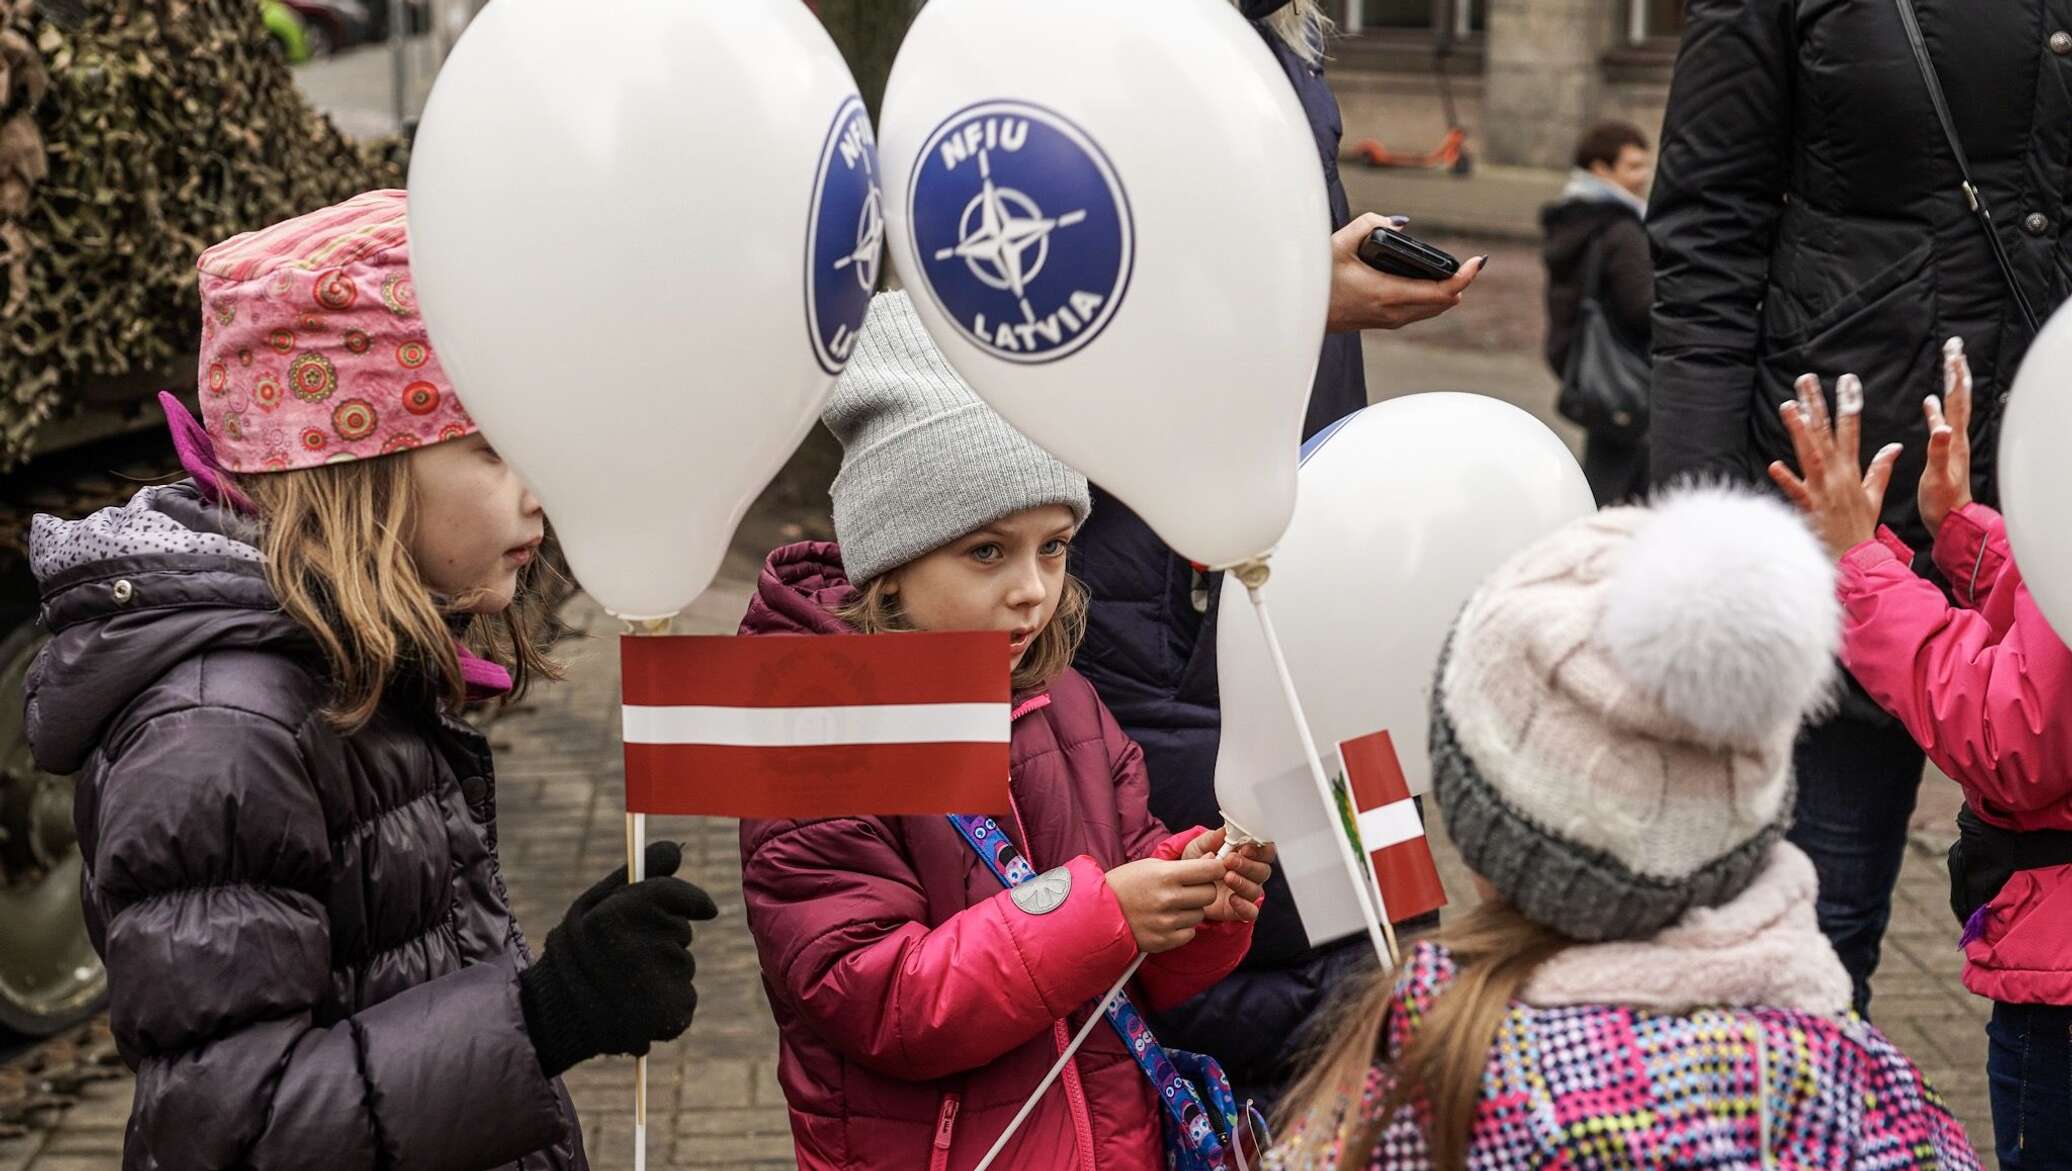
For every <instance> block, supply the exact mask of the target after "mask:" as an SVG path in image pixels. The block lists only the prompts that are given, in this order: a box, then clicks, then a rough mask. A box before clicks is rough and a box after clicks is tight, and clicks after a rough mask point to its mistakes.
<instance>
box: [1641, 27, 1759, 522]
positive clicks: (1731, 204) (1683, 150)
mask: <svg viewBox="0 0 2072 1171" xmlns="http://www.w3.org/2000/svg"><path fill="white" fill-rule="evenodd" d="M1791 7H1792V4H1791V2H1790V0H1691V2H1690V6H1689V9H1688V13H1687V15H1686V17H1685V23H1684V38H1683V49H1682V51H1681V52H1680V53H1679V54H1678V57H1677V62H1676V71H1675V75H1674V79H1673V81H1672V82H1671V84H1670V91H1669V109H1668V113H1667V115H1666V119H1665V121H1664V123H1663V126H1662V150H1661V163H1660V166H1659V168H1658V170H1657V175H1656V180H1655V188H1654V192H1653V194H1652V195H1651V196H1650V198H1649V201H1648V232H1649V235H1650V236H1651V237H1652V238H1653V241H1654V251H1655V313H1654V323H1655V324H1654V339H1653V342H1654V375H1655V384H1654V397H1653V420H1652V422H1651V423H1650V425H1649V435H1650V455H1649V467H1650V469H1651V472H1650V474H1651V475H1652V476H1653V478H1654V480H1655V482H1656V483H1657V484H1667V483H1670V482H1672V481H1675V480H1678V479H1681V478H1684V477H1686V476H1693V475H1697V476H1711V477H1724V478H1727V479H1731V480H1736V481H1740V480H1746V479H1747V478H1748V475H1749V472H1750V469H1749V468H1748V466H1747V461H1746V457H1745V450H1746V448H1747V446H1748V412H1749V409H1750V404H1751V403H1752V402H1753V401H1754V387H1755V377H1756V374H1755V359H1756V349H1757V342H1758V340H1759V336H1760V328H1759V321H1758V317H1759V313H1760V309H1761V306H1762V302H1763V290H1764V287H1765V285H1766V283H1767V281H1768V277H1769V258H1770V248H1771V244H1772V241H1773V238H1774V236H1775V232H1776V225H1777V221H1778V218H1779V217H1780V215H1781V214H1782V212H1783V198H1782V197H1783V195H1784V192H1785V188H1786V182H1787V170H1788V166H1789V159H1790V157H1791V143H1790V126H1791V52H1792V40H1791V37H1790V31H1789V25H1788V19H1787V18H1788V15H1789V9H1790V8H1791Z"/></svg>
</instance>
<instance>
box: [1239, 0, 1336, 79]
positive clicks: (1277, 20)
mask: <svg viewBox="0 0 2072 1171" xmlns="http://www.w3.org/2000/svg"><path fill="white" fill-rule="evenodd" d="M1232 2H1233V3H1235V0H1232ZM1265 24H1266V27H1267V28H1269V29H1272V30H1273V35H1274V36H1276V37H1279V38H1280V41H1281V43H1282V44H1284V45H1286V46H1288V47H1289V48H1290V49H1293V50H1294V51H1295V55H1296V56H1298V57H1300V58H1302V59H1303V60H1304V61H1307V62H1309V63H1310V64H1311V65H1315V64H1316V63H1317V62H1319V61H1322V60H1323V59H1324V38H1326V37H1328V36H1330V35H1331V33H1332V31H1333V30H1334V28H1335V27H1336V26H1335V24H1334V23H1333V22H1332V20H1331V18H1330V17H1328V16H1326V15H1324V8H1323V5H1322V4H1320V3H1319V2H1318V0H1288V6H1287V7H1286V8H1283V9H1281V10H1280V11H1279V12H1276V13H1274V14H1273V15H1272V16H1269V17H1267V18H1266V21H1265Z"/></svg>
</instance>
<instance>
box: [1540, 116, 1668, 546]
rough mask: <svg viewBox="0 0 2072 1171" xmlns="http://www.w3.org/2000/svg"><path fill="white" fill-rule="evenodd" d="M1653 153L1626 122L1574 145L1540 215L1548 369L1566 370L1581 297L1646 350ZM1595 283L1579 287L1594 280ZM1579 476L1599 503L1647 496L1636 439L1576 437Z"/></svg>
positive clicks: (1644, 457)
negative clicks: (1557, 193)
mask: <svg viewBox="0 0 2072 1171" xmlns="http://www.w3.org/2000/svg"><path fill="white" fill-rule="evenodd" d="M1654 158H1655V156H1654V152H1653V151H1652V150H1651V149H1650V148H1649V147H1648V140H1647V136H1646V135H1644V134H1642V133H1641V132H1640V128H1639V127H1637V126H1633V125H1631V124H1629V123H1625V122H1605V123H1602V124H1600V125H1598V126H1595V127H1593V128H1592V129H1591V130H1590V132H1589V133H1588V134H1585V135H1584V136H1583V140H1582V141H1581V142H1579V143H1577V144H1576V160H1575V163H1576V165H1575V169H1574V171H1572V172H1571V173H1570V175H1569V179H1568V186H1567V187H1566V188H1564V189H1563V190H1562V192H1561V198H1560V199H1558V200H1556V201H1554V202H1553V203H1550V204H1548V205H1547V206H1546V207H1545V208H1543V209H1541V211H1540V228H1541V229H1542V230H1543V231H1544V232H1545V233H1546V241H1545V244H1544V246H1543V248H1542V252H1541V257H1542V259H1543V260H1544V261H1545V263H1546V266H1547V351H1546V352H1547V364H1548V365H1549V366H1551V367H1553V369H1554V375H1555V377H1557V378H1559V377H1562V376H1564V375H1565V374H1566V372H1567V370H1568V359H1569V350H1570V348H1571V347H1572V346H1573V345H1574V343H1575V340H1576V321H1577V317H1578V315H1579V314H1580V313H1581V311H1582V304H1583V300H1584V298H1585V297H1594V298H1595V299H1596V301H1597V303H1598V304H1599V305H1602V306H1603V307H1604V312H1605V316H1606V317H1607V318H1608V319H1609V321H1610V323H1611V327H1612V328H1613V329H1614V330H1616V331H1617V332H1618V333H1619V334H1620V335H1621V336H1623V337H1625V338H1627V339H1629V340H1630V341H1632V342H1633V343H1634V344H1635V345H1637V346H1638V347H1639V348H1640V349H1641V350H1646V348H1647V339H1648V314H1649V312H1650V311H1651V310H1652V309H1653V308H1654V304H1655V262H1654V258H1653V257H1652V256H1650V255H1649V253H1648V234H1647V229H1646V228H1645V227H1644V226H1642V223H1641V220H1642V217H1644V216H1646V215H1647V192H1648V177H1649V175H1650V173H1651V172H1652V171H1653V170H1654ZM1593 280H1594V281H1595V282H1596V287H1595V288H1594V289H1593V288H1590V287H1587V286H1589V285H1590V283H1591V282H1592V281H1593ZM1583 475H1584V477H1585V478H1587V479H1588V480H1589V481H1590V492H1591V494H1592V495H1593V496H1595V497H1596V498H1597V503H1598V506H1599V507H1604V506H1606V505H1611V504H1617V503H1619V502H1621V501H1625V500H1631V499H1637V498H1639V497H1643V496H1645V495H1646V494H1647V485H1648V453H1647V445H1646V443H1645V439H1644V437H1642V439H1641V441H1636V440H1634V439H1632V438H1628V437H1626V436H1622V435H1614V434H1608V433H1599V432H1592V433H1590V434H1588V435H1585V436H1584V438H1583Z"/></svg>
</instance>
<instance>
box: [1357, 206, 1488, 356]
mask: <svg viewBox="0 0 2072 1171" xmlns="http://www.w3.org/2000/svg"><path fill="white" fill-rule="evenodd" d="M1406 223H1407V221H1405V220H1404V219H1402V218H1401V217H1395V218H1391V217H1388V216H1382V215H1377V214H1375V213H1373V212H1368V213H1366V214H1364V215H1361V216H1358V217H1356V218H1355V219H1354V220H1353V221H1352V222H1351V223H1349V224H1347V225H1345V226H1344V227H1342V228H1340V229H1338V230H1337V231H1335V232H1333V233H1331V308H1330V313H1329V315H1328V317H1327V318H1326V322H1325V328H1326V329H1328V330H1329V331H1330V332H1332V333H1352V332H1357V331H1359V330H1366V329H1401V328H1403V327H1404V326H1406V325H1413V324H1416V323H1417V322H1420V321H1426V320H1429V319H1430V318H1433V317H1437V316H1438V315H1439V314H1441V313H1444V312H1446V311H1447V310H1449V309H1452V308H1453V307H1454V306H1456V305H1459V304H1460V303H1461V294H1462V293H1464V292H1465V291H1466V290H1467V288H1468V286H1469V285H1471V284H1473V283H1474V282H1475V279H1476V278H1477V277H1479V276H1481V275H1482V268H1483V265H1484V264H1485V263H1486V262H1487V258H1486V257H1480V256H1477V257H1474V258H1472V259H1470V260H1468V261H1467V262H1465V263H1462V262H1461V261H1458V260H1456V259H1454V258H1453V257H1451V256H1449V255H1447V254H1446V253H1445V252H1443V251H1441V250H1440V249H1437V248H1434V247H1432V246H1431V245H1429V244H1427V243H1425V242H1424V241H1422V240H1419V239H1417V238H1415V237H1413V236H1411V235H1410V234H1409V233H1407V232H1405V231H1403V228H1404V226H1405V224H1406Z"/></svg>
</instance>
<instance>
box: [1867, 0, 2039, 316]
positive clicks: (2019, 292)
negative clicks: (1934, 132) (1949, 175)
mask: <svg viewBox="0 0 2072 1171" xmlns="http://www.w3.org/2000/svg"><path fill="white" fill-rule="evenodd" d="M1893 3H1894V4H1896V5H1897V6H1898V7H1899V22H1900V23H1901V24H1903V25H1905V26H1906V29H1907V43H1908V44H1909V45H1911V46H1912V47H1913V50H1914V64H1915V65H1916V66H1918V67H1919V68H1920V70H1921V81H1922V82H1923V84H1925V85H1927V87H1928V100H1929V101H1930V102H1931V103H1933V104H1934V106H1935V118H1936V121H1938V122H1940V123H1942V132H1943V138H1945V139H1946V140H1948V142H1949V144H1950V153H1951V154H1952V155H1954V156H1955V157H1956V160H1957V178H1958V190H1959V191H1960V192H1961V193H1962V194H1963V196H1964V202H1965V204H1966V205H1967V206H1969V207H1970V208H1971V214H1972V215H1973V216H1975V217H1977V219H1978V223H1979V227H1980V228H1981V229H1983V230H1984V231H1985V233H1986V243H1987V244H1989V245H1991V246H1992V249H1993V262H1994V263H1995V264H1998V265H1999V266H2000V276H2001V278H2002V279H2004V280H2006V281H2007V291H2008V293H2009V295H2011V296H2012V297H2013V298H2014V307H2015V308H2016V309H2017V310H2019V311H2020V312H2021V315H2022V322H2023V324H2025V325H2027V326H2028V327H2029V333H2030V334H2031V335H2032V336H2033V335H2035V334H2036V333H2037V332H2038V331H2040V330H2041V329H2042V328H2043V325H2042V322H2041V321H2040V320H2039V319H2038V318H2037V316H2036V307H2035V306H2034V305H2033V304H2031V303H2030V301H2029V294H2028V293H2027V292H2026V291H2024V290H2023V288H2022V282H2021V281H2020V279H2018V278H2017V277H2016V276H2015V274H2014V262H2013V261H2011V260H2009V259H2008V257H2007V245H2005V244H2004V243H2002V242H2001V240H2000V232H1999V231H1998V229H1996V228H1994V227H1993V213H1992V212H1991V211H1990V210H1988V209H1987V207H1986V201H1985V197H1984V196H1982V195H1980V194H1979V190H1978V184H1976V183H1973V182H1972V181H1971V163H1970V162H1969V161H1968V160H1967V159H1966V158H1965V155H1964V142H1963V140H1962V139H1959V138H1958V137H1957V124H1956V123H1955V122H1953V121H1951V120H1950V104H1949V102H1948V101H1947V100H1945V99H1944V98H1943V88H1942V79H1941V78H1940V77H1939V76H1938V75H1937V74H1936V72H1935V62H1934V61H1933V60H1932V59H1931V58H1930V57H1929V56H1928V42H1927V41H1925V40H1923V39H1922V38H1921V20H1920V17H1919V16H1917V15H1916V14H1915V12H1914V0H1893Z"/></svg>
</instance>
